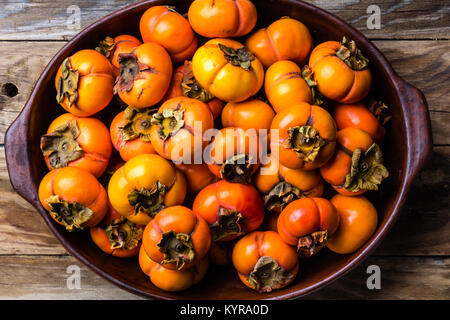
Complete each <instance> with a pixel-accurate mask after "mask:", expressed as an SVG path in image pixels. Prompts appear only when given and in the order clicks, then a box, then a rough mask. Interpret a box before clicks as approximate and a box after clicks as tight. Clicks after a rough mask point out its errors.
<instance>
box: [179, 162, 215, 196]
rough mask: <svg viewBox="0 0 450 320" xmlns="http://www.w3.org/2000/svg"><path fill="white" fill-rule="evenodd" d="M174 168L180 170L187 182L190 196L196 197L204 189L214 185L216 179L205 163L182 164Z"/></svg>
mask: <svg viewBox="0 0 450 320" xmlns="http://www.w3.org/2000/svg"><path fill="white" fill-rule="evenodd" d="M175 166H176V167H177V168H178V169H180V170H181V171H182V172H183V173H184V175H185V177H186V181H187V188H188V192H189V193H190V194H191V195H196V194H197V193H199V192H200V190H202V189H203V188H204V187H206V186H208V185H210V184H211V183H214V182H216V181H217V180H218V178H217V177H216V176H215V175H213V173H212V172H211V171H210V170H209V168H208V166H207V165H206V164H205V163H201V164H184V163H179V164H175Z"/></svg>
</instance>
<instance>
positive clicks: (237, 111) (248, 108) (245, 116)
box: [222, 99, 275, 133]
mask: <svg viewBox="0 0 450 320" xmlns="http://www.w3.org/2000/svg"><path fill="white" fill-rule="evenodd" d="M274 117H275V112H274V111H273V109H272V108H271V107H270V106H269V105H268V104H267V103H265V102H264V101H261V100H259V99H249V100H246V101H243V102H238V103H232V102H230V103H227V104H226V105H225V108H224V109H223V110H222V125H223V126H224V127H239V128H241V129H244V130H248V129H255V130H258V132H259V130H266V131H267V133H269V131H270V124H271V123H272V120H273V118H274Z"/></svg>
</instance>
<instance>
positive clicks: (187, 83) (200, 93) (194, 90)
mask: <svg viewBox="0 0 450 320" xmlns="http://www.w3.org/2000/svg"><path fill="white" fill-rule="evenodd" d="M181 91H182V93H183V96H184V97H188V98H192V99H197V100H200V101H202V102H205V103H206V102H209V101H211V100H212V99H214V95H213V94H212V93H211V92H209V91H208V90H206V89H205V88H203V87H202V86H201V85H200V83H198V81H197V80H196V79H195V77H194V73H193V72H192V62H190V61H185V63H184V68H183V78H182V80H181Z"/></svg>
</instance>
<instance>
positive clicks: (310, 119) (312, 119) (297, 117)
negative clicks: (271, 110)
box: [271, 102, 336, 170]
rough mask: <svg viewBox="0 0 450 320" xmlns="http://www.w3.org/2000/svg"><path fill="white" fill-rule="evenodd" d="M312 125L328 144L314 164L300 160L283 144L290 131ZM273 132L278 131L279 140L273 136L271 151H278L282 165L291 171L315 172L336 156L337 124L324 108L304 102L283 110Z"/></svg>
mask: <svg viewBox="0 0 450 320" xmlns="http://www.w3.org/2000/svg"><path fill="white" fill-rule="evenodd" d="M308 123H311V124H312V126H313V127H314V128H315V129H316V130H317V131H318V132H319V134H320V136H321V137H322V138H323V139H326V140H327V141H328V143H327V144H326V145H325V146H324V147H322V149H321V150H320V151H319V154H318V156H317V157H316V159H315V160H314V161H313V162H309V163H308V162H305V161H303V159H300V158H299V157H298V156H297V154H296V152H295V151H294V150H293V149H287V148H285V147H284V146H283V145H282V143H283V141H285V140H286V139H287V138H288V137H289V134H288V130H289V129H290V128H294V127H296V126H304V125H306V124H308ZM271 130H278V132H279V139H278V140H277V139H274V137H273V135H272V136H271V138H272V139H271V150H272V154H274V153H275V151H274V150H276V149H278V157H279V160H280V163H281V164H282V165H283V166H285V167H288V168H291V169H303V170H314V169H317V168H319V167H321V166H323V165H324V164H325V163H326V162H327V161H328V160H329V159H330V158H331V157H332V156H333V154H334V150H335V147H336V142H335V140H336V124H335V122H334V120H333V118H332V117H331V115H330V114H329V113H328V112H327V111H326V110H325V109H323V108H321V107H318V106H311V105H310V104H308V103H305V102H302V103H298V104H294V105H292V106H291V107H289V108H285V109H283V110H281V111H280V112H279V113H277V115H276V116H275V118H274V119H273V121H272V125H271Z"/></svg>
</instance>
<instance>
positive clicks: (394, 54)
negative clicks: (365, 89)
mask: <svg viewBox="0 0 450 320" xmlns="http://www.w3.org/2000/svg"><path fill="white" fill-rule="evenodd" d="M1 43H2V46H1V47H0V55H1V56H2V57H3V59H1V60H0V87H2V86H3V85H4V84H6V83H12V84H14V85H16V86H17V88H18V94H17V95H16V96H15V97H8V96H7V95H6V94H5V93H4V92H1V91H0V144H3V140H4V133H5V131H6V129H7V128H8V126H9V125H10V124H11V122H12V121H14V119H15V118H16V117H17V115H18V114H19V112H20V110H22V108H23V106H24V104H25V102H26V100H27V99H28V96H29V95H30V93H31V90H32V89H33V87H34V84H35V83H36V81H37V79H38V77H39V75H40V74H41V72H42V70H43V69H44V68H45V66H46V65H47V63H48V62H49V61H50V59H51V58H52V57H53V56H54V55H55V53H56V52H57V51H58V50H59V49H60V48H61V47H62V46H63V45H64V43H65V42H45V41H44V42H31V41H28V42H11V41H7V42H1ZM375 45H376V46H377V47H378V48H379V49H380V50H381V51H382V52H383V53H384V54H385V56H386V57H387V58H388V60H389V61H390V62H391V64H392V65H393V67H394V69H395V70H396V71H397V73H398V74H399V75H400V76H401V77H403V78H404V79H405V80H406V81H408V82H410V83H411V84H412V85H414V86H416V87H418V88H420V89H421V90H422V91H423V92H424V94H425V96H426V98H427V100H428V104H429V108H430V110H431V111H432V112H431V118H432V125H433V131H434V138H435V144H440V145H450V136H449V135H448V134H447V131H448V123H449V120H450V118H449V115H450V96H449V95H448V94H447V88H448V86H449V84H450V55H449V54H448V52H449V51H450V42H449V41H414V42H411V41H395V42H394V41H375ZM30 52H33V54H30ZM411 65H413V66H414V68H411ZM55 106H56V102H55Z"/></svg>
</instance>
